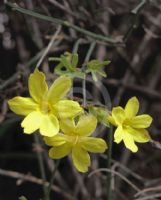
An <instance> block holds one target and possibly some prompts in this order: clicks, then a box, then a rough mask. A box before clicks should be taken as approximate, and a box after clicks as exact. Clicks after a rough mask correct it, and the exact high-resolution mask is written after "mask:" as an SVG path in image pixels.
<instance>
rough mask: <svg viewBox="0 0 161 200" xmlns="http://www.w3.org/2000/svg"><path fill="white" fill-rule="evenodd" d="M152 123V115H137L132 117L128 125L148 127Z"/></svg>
mask: <svg viewBox="0 0 161 200" xmlns="http://www.w3.org/2000/svg"><path fill="white" fill-rule="evenodd" d="M151 123H152V117H151V116H150V115H138V116H136V117H133V118H132V120H131V122H130V125H131V126H132V127H133V128H148V127H149V126H150V124H151Z"/></svg>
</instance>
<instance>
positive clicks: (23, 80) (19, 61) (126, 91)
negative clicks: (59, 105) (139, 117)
mask: <svg viewBox="0 0 161 200" xmlns="http://www.w3.org/2000/svg"><path fill="white" fill-rule="evenodd" d="M8 2H10V3H11V4H5V3H4V2H3V1H1V2H0V199H1V200H10V199H12V200H17V199H18V198H19V197H20V196H22V195H24V196H26V198H27V199H28V200H37V199H42V197H43V190H42V185H43V181H42V179H41V174H40V170H39V165H38V154H41V155H42V156H43V161H44V166H45V171H46V177H47V180H50V177H51V172H52V170H53V168H54V165H55V163H54V162H53V161H52V160H50V159H49V158H48V156H47V149H46V147H45V146H44V144H43V143H41V141H40V142H39V144H37V145H36V144H35V141H34V136H33V135H31V136H28V135H25V134H23V131H22V129H21V127H20V122H21V120H22V118H20V117H18V116H17V115H15V114H13V113H12V112H11V111H10V110H9V108H8V106H7V100H8V99H10V98H12V97H14V96H17V95H21V96H26V95H28V89H27V80H28V76H29V73H31V72H32V71H33V70H34V68H35V66H36V65H37V63H38V61H40V58H42V56H43V55H44V57H43V60H42V62H41V63H40V69H41V70H43V71H44V72H45V73H46V75H47V79H48V81H51V80H53V79H54V78H55V76H54V75H53V71H54V67H55V65H56V63H55V62H54V61H49V57H52V56H54V57H56V56H58V57H59V56H60V55H61V54H63V53H64V52H66V51H68V52H74V51H77V53H78V54H79V66H81V65H82V64H83V63H84V60H85V58H86V56H87V53H88V51H89V48H90V46H91V44H93V42H95V46H94V48H93V50H92V52H91V59H98V60H100V61H103V60H110V61H111V63H110V65H108V66H107V67H106V68H105V70H106V73H107V78H101V77H100V78H99V81H98V83H95V84H96V85H97V86H98V87H97V89H95V87H94V86H93V89H92V90H90V88H91V86H90V85H88V84H87V90H88V89H89V90H90V91H92V95H93V100H94V101H95V100H96V99H99V101H101V94H100V93H101V85H104V86H105V87H106V89H107V90H108V92H109V94H110V98H111V103H112V105H113V106H115V105H121V106H124V105H125V103H126V102H127V100H128V99H129V98H130V97H132V96H137V97H138V99H139V101H140V105H141V106H140V113H147V114H150V115H151V116H152V117H153V119H154V120H153V124H152V126H151V128H150V129H149V130H150V133H151V137H152V139H153V140H152V141H151V142H150V143H147V144H141V145H140V144H139V145H138V146H139V152H138V153H136V154H132V153H131V152H130V151H128V150H126V149H125V147H124V145H123V144H119V145H116V144H114V145H113V155H112V158H113V160H112V170H113V171H115V172H117V173H116V174H115V173H112V198H111V199H112V200H118V199H119V200H131V199H135V200H146V199H152V200H155V199H160V198H159V196H160V197H161V153H160V152H161V151H160V149H161V145H160V140H161V136H160V128H161V117H160V116H161V103H160V101H161V1H160V0H124V1H119V0H112V1H110V0H82V1H78V0H59V1H58V0H45V1H41V0H22V1H21V0H19V1H8ZM6 3H7V1H6ZM12 3H13V4H12ZM19 7H21V8H25V9H28V10H33V11H34V12H37V13H41V14H43V15H46V16H49V17H54V18H56V19H57V20H55V22H56V23H53V22H50V20H49V19H51V18H48V19H47V20H43V19H38V18H34V17H32V16H29V15H28V14H27V13H26V14H23V13H20V12H19V11H22V10H21V9H20V10H19V11H18V9H17V10H16V9H12V8H19ZM25 12H26V11H25ZM48 20H49V21H48ZM60 25H61V26H60ZM87 30H88V31H89V32H88V31H87ZM53 38H54V39H53ZM48 45H51V46H50V48H49V49H48V52H47V55H45V54H44V50H45V48H46V47H47V46H48ZM48 47H49V46H48ZM89 78H90V76H89ZM79 81H80V80H79ZM79 81H78V83H79ZM78 83H77V84H78ZM102 103H104V102H102ZM101 130H102V131H101ZM98 131H101V134H102V136H103V137H104V138H106V137H107V134H108V129H102V128H101V127H99V128H98ZM106 158H107V157H106V155H102V156H97V155H94V156H92V160H93V161H92V166H91V168H90V170H89V173H90V172H91V171H93V170H95V169H98V168H101V167H106V163H107V159H106ZM89 173H86V174H80V173H78V172H77V171H76V170H75V169H74V168H73V166H72V165H71V162H70V160H69V159H68V158H64V159H62V160H61V162H60V165H59V168H58V170H57V172H56V178H55V182H54V186H53V187H52V192H51V200H52V199H57V200H59V199H60V200H61V199H62V200H63V199H69V200H70V199H75V200H76V199H77V200H79V199H87V200H90V199H91V200H104V199H107V179H106V173H102V172H99V173H96V174H95V175H93V176H91V177H90V178H89V177H88V174H89ZM118 174H119V175H118ZM120 175H121V176H120ZM125 179H126V181H125ZM138 193H139V194H138ZM109 200H110V199H109Z"/></svg>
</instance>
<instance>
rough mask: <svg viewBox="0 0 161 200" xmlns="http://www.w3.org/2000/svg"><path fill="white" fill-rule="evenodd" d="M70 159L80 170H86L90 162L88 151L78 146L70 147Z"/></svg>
mask: <svg viewBox="0 0 161 200" xmlns="http://www.w3.org/2000/svg"><path fill="white" fill-rule="evenodd" d="M72 160H73V164H74V166H75V167H76V169H77V170H78V171H80V172H86V171H88V167H89V166H90V164H91V161H90V156H89V154H88V152H87V151H86V150H84V149H82V148H81V147H79V146H77V145H76V146H74V148H73V149H72Z"/></svg>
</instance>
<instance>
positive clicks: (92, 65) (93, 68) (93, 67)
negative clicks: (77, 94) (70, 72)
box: [86, 60, 110, 81]
mask: <svg viewBox="0 0 161 200" xmlns="http://www.w3.org/2000/svg"><path fill="white" fill-rule="evenodd" d="M109 63H110V61H109V60H107V61H103V62H101V61H99V60H91V61H89V62H88V63H87V69H86V73H91V74H92V78H93V80H94V81H97V75H98V74H99V75H101V76H103V77H106V73H105V71H104V67H105V65H108V64H109Z"/></svg>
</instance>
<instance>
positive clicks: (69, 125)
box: [60, 119, 75, 135]
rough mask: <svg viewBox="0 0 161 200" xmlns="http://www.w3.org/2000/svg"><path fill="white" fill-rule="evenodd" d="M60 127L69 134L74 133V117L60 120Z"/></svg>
mask: <svg viewBox="0 0 161 200" xmlns="http://www.w3.org/2000/svg"><path fill="white" fill-rule="evenodd" d="M60 129H61V130H62V131H63V133H65V134H67V135H73V134H74V132H75V122H74V119H63V120H60Z"/></svg>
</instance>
